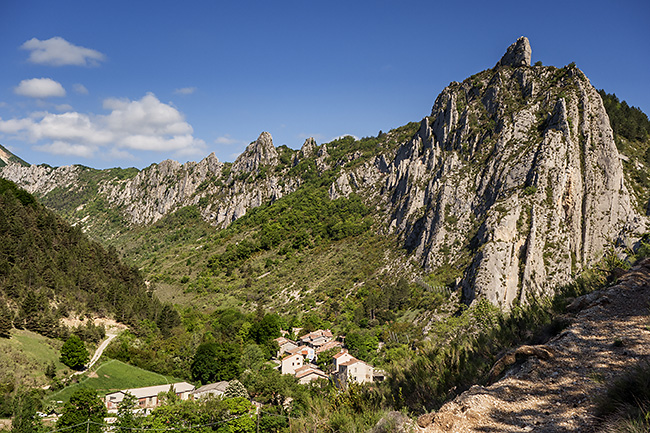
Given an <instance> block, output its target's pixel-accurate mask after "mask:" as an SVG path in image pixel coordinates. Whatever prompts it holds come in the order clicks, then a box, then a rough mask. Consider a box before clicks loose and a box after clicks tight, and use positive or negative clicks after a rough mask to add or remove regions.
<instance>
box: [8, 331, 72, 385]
mask: <svg viewBox="0 0 650 433" xmlns="http://www.w3.org/2000/svg"><path fill="white" fill-rule="evenodd" d="M62 345H63V342H62V341H59V340H54V339H51V338H47V337H44V336H42V335H39V334H36V333H35V332H31V331H26V330H17V329H14V330H13V331H12V333H11V338H10V339H4V338H3V339H0V383H3V382H13V383H22V384H27V385H30V386H43V385H45V384H47V383H48V379H47V378H46V377H45V368H46V367H47V366H48V365H49V364H50V363H51V362H54V365H55V366H56V369H57V373H58V372H61V371H64V370H66V367H65V366H64V365H63V364H61V363H60V362H59V351H60V349H61V346H62Z"/></svg>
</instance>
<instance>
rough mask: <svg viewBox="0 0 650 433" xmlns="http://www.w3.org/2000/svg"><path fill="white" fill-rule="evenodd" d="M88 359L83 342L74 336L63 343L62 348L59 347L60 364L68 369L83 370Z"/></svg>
mask: <svg viewBox="0 0 650 433" xmlns="http://www.w3.org/2000/svg"><path fill="white" fill-rule="evenodd" d="M88 359H90V357H89V355H88V351H87V350H86V347H85V346H84V343H83V341H81V339H80V338H79V337H77V336H76V335H71V336H70V338H68V339H67V340H66V342H65V343H63V347H61V362H62V363H64V364H65V365H67V366H68V367H70V368H72V369H74V370H83V367H84V365H85V364H86V362H88Z"/></svg>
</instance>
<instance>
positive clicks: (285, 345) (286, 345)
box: [274, 337, 298, 358]
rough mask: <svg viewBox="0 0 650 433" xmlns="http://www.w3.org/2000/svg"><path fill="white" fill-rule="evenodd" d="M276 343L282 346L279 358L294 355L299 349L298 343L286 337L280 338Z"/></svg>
mask: <svg viewBox="0 0 650 433" xmlns="http://www.w3.org/2000/svg"><path fill="white" fill-rule="evenodd" d="M274 341H275V342H277V343H278V346H280V350H278V354H277V356H278V358H279V357H281V356H283V355H285V354H290V353H292V352H291V351H292V350H294V349H297V348H298V345H297V344H296V343H294V342H293V341H291V340H289V339H288V338H285V337H278V338H276V339H275V340H274Z"/></svg>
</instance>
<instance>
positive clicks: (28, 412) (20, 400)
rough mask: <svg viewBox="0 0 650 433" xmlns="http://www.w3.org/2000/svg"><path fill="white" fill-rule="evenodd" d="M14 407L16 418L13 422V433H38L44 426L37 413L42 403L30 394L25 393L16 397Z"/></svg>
mask: <svg viewBox="0 0 650 433" xmlns="http://www.w3.org/2000/svg"><path fill="white" fill-rule="evenodd" d="M14 404H15V407H14V418H13V420H12V422H11V432H12V433H37V432H38V431H39V430H40V429H41V427H42V425H41V420H40V419H39V418H38V415H37V414H36V411H37V410H38V408H39V406H40V402H39V401H38V400H37V399H36V398H34V397H33V396H32V395H31V394H30V393H24V394H21V395H19V396H17V397H16V399H15V403H14Z"/></svg>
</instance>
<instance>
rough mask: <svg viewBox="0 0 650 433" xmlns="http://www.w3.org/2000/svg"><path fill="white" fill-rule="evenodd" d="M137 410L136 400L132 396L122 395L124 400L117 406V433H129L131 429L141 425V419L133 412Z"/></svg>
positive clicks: (128, 394)
mask: <svg viewBox="0 0 650 433" xmlns="http://www.w3.org/2000/svg"><path fill="white" fill-rule="evenodd" d="M137 408H138V399H137V398H135V397H134V396H133V395H132V394H130V393H128V392H127V393H126V394H124V398H123V399H122V401H121V402H120V404H119V405H118V406H117V420H116V421H115V424H114V425H115V428H116V431H117V432H118V433H130V432H131V430H132V429H134V428H139V427H140V426H141V425H142V417H141V416H139V415H137V414H136V412H134V409H137Z"/></svg>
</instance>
